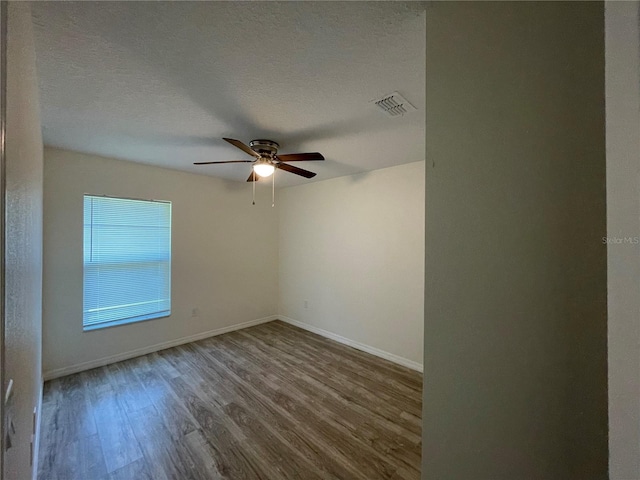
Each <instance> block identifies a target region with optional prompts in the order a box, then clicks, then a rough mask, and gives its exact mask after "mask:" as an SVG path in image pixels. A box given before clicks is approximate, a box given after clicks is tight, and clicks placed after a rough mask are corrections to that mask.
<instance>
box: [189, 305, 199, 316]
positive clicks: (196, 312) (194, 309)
mask: <svg viewBox="0 0 640 480" xmlns="http://www.w3.org/2000/svg"><path fill="white" fill-rule="evenodd" d="M198 315H200V309H199V308H197V307H195V308H193V309H192V310H191V316H192V317H197V316H198Z"/></svg>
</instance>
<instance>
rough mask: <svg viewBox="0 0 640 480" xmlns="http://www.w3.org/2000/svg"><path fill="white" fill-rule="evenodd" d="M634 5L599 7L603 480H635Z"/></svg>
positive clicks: (638, 230) (637, 141)
mask: <svg viewBox="0 0 640 480" xmlns="http://www.w3.org/2000/svg"><path fill="white" fill-rule="evenodd" d="M638 5H639V4H638V2H607V3H606V15H605V16H606V39H605V43H606V58H607V62H606V64H607V69H606V93H607V234H608V236H609V237H610V241H611V243H609V244H608V249H607V253H608V260H609V265H608V307H609V318H608V324H609V325H608V328H609V475H610V478H611V480H627V479H629V478H640V455H638V450H639V447H640V428H638V425H640V375H638V369H639V366H640V322H638V317H639V316H640V296H639V295H638V286H639V285H640V245H639V244H637V243H634V242H637V239H639V238H640V186H639V184H638V175H639V174H640V160H639V158H640V155H639V153H640V116H639V115H638V112H640V45H639V42H640V28H639V27H638ZM627 239H631V242H632V243H629V242H628V240H627ZM620 242H621V243H620Z"/></svg>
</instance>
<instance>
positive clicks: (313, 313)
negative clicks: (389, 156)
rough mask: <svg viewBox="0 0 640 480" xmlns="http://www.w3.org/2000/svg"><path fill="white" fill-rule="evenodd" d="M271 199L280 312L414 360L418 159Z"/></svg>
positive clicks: (420, 238)
mask: <svg viewBox="0 0 640 480" xmlns="http://www.w3.org/2000/svg"><path fill="white" fill-rule="evenodd" d="M277 206H278V211H279V214H280V217H279V232H280V233H279V242H278V243H279V257H280V272H279V275H280V296H279V298H280V303H279V307H280V309H279V313H280V314H281V315H284V316H286V317H290V318H292V319H294V320H296V321H298V322H303V323H304V324H306V325H309V326H311V327H314V328H319V329H322V330H325V331H328V332H330V333H332V334H335V335H339V336H341V337H345V338H346V339H348V340H351V341H353V342H357V343H361V344H364V345H365V346H368V347H373V348H375V349H378V350H381V351H383V352H387V353H390V354H392V355H395V356H397V357H399V358H398V359H397V360H400V361H402V359H405V360H408V361H409V362H405V363H409V364H413V365H414V366H415V367H419V366H420V365H421V363H422V331H423V296H424V162H417V163H410V164H406V165H401V166H397V167H391V168H385V169H382V170H375V171H373V172H369V173H363V174H359V175H352V176H348V177H341V178H336V179H332V180H326V181H323V182H317V183H312V184H308V185H301V186H297V187H290V188H285V189H282V190H281V191H280V192H279V196H278V198H277ZM305 300H306V301H307V305H308V307H307V308H305V305H304V302H305Z"/></svg>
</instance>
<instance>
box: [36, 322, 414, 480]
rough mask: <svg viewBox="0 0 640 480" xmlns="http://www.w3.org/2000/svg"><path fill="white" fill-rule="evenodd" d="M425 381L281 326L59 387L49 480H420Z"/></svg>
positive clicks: (47, 447)
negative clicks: (422, 403)
mask: <svg viewBox="0 0 640 480" xmlns="http://www.w3.org/2000/svg"><path fill="white" fill-rule="evenodd" d="M421 386H422V380H421V376H420V374H418V373H416V372H413V371H411V370H408V369H406V368H404V367H401V366H398V365H395V364H392V363H390V362H387V361H385V360H382V359H379V358H377V357H373V356H371V355H369V354H366V353H363V352H360V351H358V350H354V349H352V348H350V347H346V346H344V345H341V344H338V343H336V342H333V341H331V340H328V339H325V338H323V337H320V336H317V335H314V334H312V333H309V332H306V331H304V330H301V329H298V328H296V327H292V326H290V325H288V324H285V323H282V322H278V321H276V322H270V323H267V324H263V325H259V326H257V327H253V328H249V329H245V330H240V331H237V332H232V333H227V334H225V335H220V336H217V337H212V338H209V339H206V340H201V341H199V342H195V343H191V344H187V345H182V346H179V347H175V348H171V349H167V350H163V351H161V352H157V353H153V354H150V355H145V356H143V357H139V358H135V359H132V360H128V361H125V362H120V363H116V364H113V365H108V366H106V367H101V368H96V369H93V370H90V371H86V372H82V373H79V374H75V375H70V376H67V377H63V378H59V379H56V380H52V381H49V382H47V383H46V384H45V392H44V404H43V411H42V426H41V447H40V453H39V472H38V479H39V480H116V479H118V480H143V479H149V480H163V479H167V480H168V479H176V480H188V479H205V480H213V479H232V480H239V479H250V480H253V479H270V480H281V479H282V480H284V479H301V480H315V479H341V480H350V479H354V480H356V479H362V480H375V479H394V480H400V479H403V480H418V479H419V478H420V473H419V470H420V443H421V420H420V415H421V399H422V393H421V389H422V387H421Z"/></svg>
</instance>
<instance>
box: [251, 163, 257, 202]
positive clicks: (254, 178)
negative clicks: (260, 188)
mask: <svg viewBox="0 0 640 480" xmlns="http://www.w3.org/2000/svg"><path fill="white" fill-rule="evenodd" d="M251 176H252V177H253V182H251V183H253V202H252V203H251V205H255V204H256V172H254V171H252V172H251Z"/></svg>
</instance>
